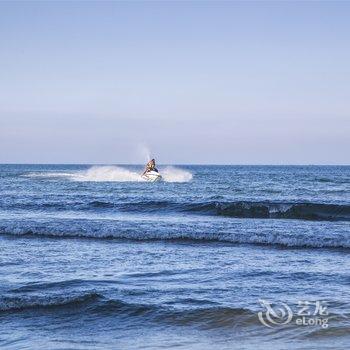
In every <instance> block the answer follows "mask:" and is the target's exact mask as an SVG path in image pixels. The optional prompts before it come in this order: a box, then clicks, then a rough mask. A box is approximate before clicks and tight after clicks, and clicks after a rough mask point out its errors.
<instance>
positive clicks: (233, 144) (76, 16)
mask: <svg viewBox="0 0 350 350" xmlns="http://www.w3.org/2000/svg"><path fill="white" fill-rule="evenodd" d="M349 16H350V2H337V1H331V2H325V1H324V2H317V1H316V2H264V1H259V2H253V1H250V2H233V1H232V2H228V1H226V2H220V1H206V2H204V1H194V2H191V1H181V2H180V1H179V2H171V1H167V2H149V1H143V2H137V1H128V2H116V1H115V2H112V1H110V2H101V1H99V2H93V1H89V2H87V1H86V2H78V1H75V2H68V1H66V2H64V1H60V2H58V1H57V2H54V1H50V2H33V1H32V2H31V1H26V2H6V1H2V2H0V163H89V164H90V163H98V164H120V163H142V162H143V161H144V151H143V150H144V149H147V148H148V149H149V150H150V151H151V155H152V156H153V157H155V158H156V159H157V160H158V162H159V163H163V164H350V161H349V160H350V151H349V150H350V64H349V62H350V21H349Z"/></svg>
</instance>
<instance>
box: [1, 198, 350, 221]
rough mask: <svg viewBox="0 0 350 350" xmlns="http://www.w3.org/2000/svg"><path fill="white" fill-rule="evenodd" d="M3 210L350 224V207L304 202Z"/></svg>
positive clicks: (35, 205)
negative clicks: (69, 211) (149, 214)
mask: <svg viewBox="0 0 350 350" xmlns="http://www.w3.org/2000/svg"><path fill="white" fill-rule="evenodd" d="M0 208H7V209H9V208H11V209H30V210H42V209H47V210H60V211H64V210H75V211H90V210H92V211H97V212H98V211H103V210H113V211H119V212H132V213H147V212H149V213H152V212H159V213H160V212H168V213H186V214H189V215H190V214H200V215H210V216H225V217H232V218H256V219H294V220H310V221H350V205H345V204H326V203H303V202H300V203H298V202H296V203H292V202H268V201H264V202H254V201H251V202H250V201H236V202H218V201H208V202H200V203H190V202H185V203H184V202H173V201H168V200H158V201H130V202H129V201H116V202H114V201H102V200H93V201H70V202H68V201H65V202H61V201H50V200H49V201H42V202H33V201H30V200H28V201H20V202H17V203H16V202H14V203H12V204H11V205H9V204H8V203H7V202H6V201H5V202H1V201H0Z"/></svg>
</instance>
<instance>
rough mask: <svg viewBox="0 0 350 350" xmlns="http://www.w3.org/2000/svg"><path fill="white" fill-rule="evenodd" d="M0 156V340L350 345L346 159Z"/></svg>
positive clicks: (349, 176)
mask: <svg viewBox="0 0 350 350" xmlns="http://www.w3.org/2000/svg"><path fill="white" fill-rule="evenodd" d="M159 171H160V173H161V174H162V175H163V178H164V181H161V182H156V183H148V182H145V181H142V180H141V179H140V176H139V174H140V173H141V172H142V166H141V165H140V166H136V165H120V166H102V165H101V166H92V165H0V324H1V327H0V348H1V349H13V350H18V349H45V350H46V349H113V350H114V349H186V350H192V349H198V350H199V349H201V350H202V349H220V350H221V349H222V350H225V349H255V348H257V347H259V348H268V349H278V350H280V349H348V348H349V344H350V318H349V317H350V255H349V252H350V225H349V223H350V166H214V165H213V166H199V165H193V166H189V165H183V166H181V165H178V166H159Z"/></svg>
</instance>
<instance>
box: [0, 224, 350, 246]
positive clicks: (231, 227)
mask: <svg viewBox="0 0 350 350" xmlns="http://www.w3.org/2000/svg"><path fill="white" fill-rule="evenodd" d="M175 221H176V219H175ZM173 222H174V221H172V220H163V221H162V220H158V221H157V222H155V221H152V220H150V219H148V220H143V219H140V220H136V219H134V218H132V219H130V220H129V221H128V220H108V219H103V220H98V219H67V218H66V219H57V218H54V219H51V220H50V219H48V220H26V219H22V220H20V221H16V222H13V221H11V220H1V221H0V234H9V235H32V236H34V237H45V236H46V237H55V238H70V237H81V238H91V239H127V240H137V241H149V240H165V241H174V240H175V241H177V240H189V241H199V242H229V243H239V244H241V243H243V244H263V245H272V246H274V245H281V246H287V247H314V248H350V236H349V232H348V226H347V223H340V222H337V223H332V222H310V223H308V224H305V221H296V222H295V223H294V224H293V227H292V228H291V227H290V225H289V224H288V223H287V221H286V220H274V221H270V220H264V221H263V220H259V221H256V220H252V221H251V220H244V221H243V220H239V219H237V220H232V221H231V220H227V219H223V220H218V221H217V223H216V224H215V225H213V222H212V220H211V219H209V221H208V220H203V221H202V220H198V218H196V219H195V220H189V221H184V222H183V223H180V222H177V224H176V225H173ZM257 227H258V228H259V229H258V230H257Z"/></svg>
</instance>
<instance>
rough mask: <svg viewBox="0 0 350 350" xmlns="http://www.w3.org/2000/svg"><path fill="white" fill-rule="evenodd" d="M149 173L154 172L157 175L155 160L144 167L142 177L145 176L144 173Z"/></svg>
mask: <svg viewBox="0 0 350 350" xmlns="http://www.w3.org/2000/svg"><path fill="white" fill-rule="evenodd" d="M149 171H155V172H157V173H158V169H157V168H156V161H155V159H151V160H150V161H149V162H148V163H147V165H146V169H145V171H144V172H143V174H142V175H145V174H146V173H148V172H149Z"/></svg>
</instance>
